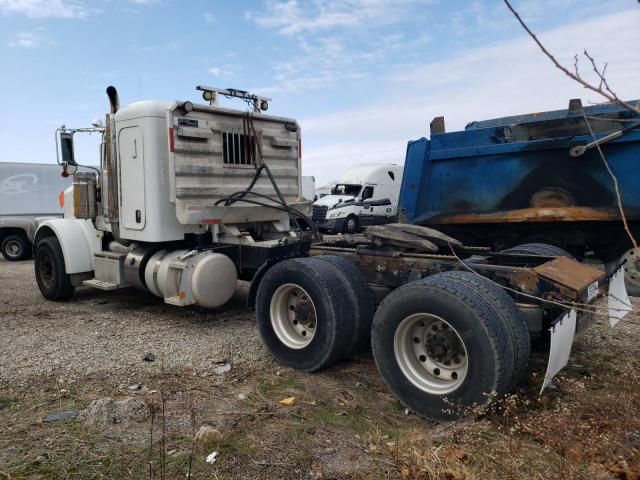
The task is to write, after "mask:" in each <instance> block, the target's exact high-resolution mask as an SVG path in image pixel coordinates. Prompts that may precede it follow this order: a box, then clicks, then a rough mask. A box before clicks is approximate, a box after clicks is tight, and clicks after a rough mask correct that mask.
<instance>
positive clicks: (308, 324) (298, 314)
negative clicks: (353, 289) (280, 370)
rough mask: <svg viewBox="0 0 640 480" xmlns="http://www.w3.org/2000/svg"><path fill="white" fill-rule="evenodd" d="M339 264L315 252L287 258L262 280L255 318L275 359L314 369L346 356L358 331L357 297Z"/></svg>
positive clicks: (305, 370)
mask: <svg viewBox="0 0 640 480" xmlns="http://www.w3.org/2000/svg"><path fill="white" fill-rule="evenodd" d="M348 288H349V285H348V284H347V282H346V280H345V277H344V276H343V275H341V274H340V272H338V271H337V269H336V267H335V266H334V265H332V264H330V263H328V262H326V261H322V260H318V259H316V258H295V259H291V260H283V261H282V262H280V263H277V264H276V265H274V266H273V267H271V268H270V269H269V270H268V271H267V272H266V273H265V275H264V277H263V278H262V280H261V281H260V285H259V287H258V293H257V295H256V318H257V322H258V331H259V333H260V336H261V338H262V341H263V342H264V344H265V345H266V346H267V348H268V349H269V351H270V352H271V354H272V355H273V356H274V357H275V359H276V360H277V361H278V362H280V363H282V364H284V365H287V366H289V367H291V368H295V369H297V370H302V371H304V372H314V371H317V370H321V369H323V368H327V367H329V366H331V365H333V364H334V363H336V362H338V361H340V360H342V359H344V358H345V357H347V356H348V355H349V354H350V353H351V352H350V350H351V347H352V338H353V335H354V312H355V305H354V298H355V295H351V294H349V293H348Z"/></svg>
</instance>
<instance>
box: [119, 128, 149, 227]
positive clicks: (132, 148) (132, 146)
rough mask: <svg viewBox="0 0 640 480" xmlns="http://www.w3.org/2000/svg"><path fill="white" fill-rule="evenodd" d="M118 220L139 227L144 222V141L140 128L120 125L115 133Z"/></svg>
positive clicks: (126, 225)
mask: <svg viewBox="0 0 640 480" xmlns="http://www.w3.org/2000/svg"><path fill="white" fill-rule="evenodd" d="M118 160H119V162H118V163H119V167H120V168H119V177H120V221H121V222H122V226H123V227H124V228H127V229H130V230H142V229H144V226H145V223H146V216H145V210H146V209H145V186H144V141H143V137H142V128H140V127H139V126H131V127H125V128H121V129H120V131H119V133H118Z"/></svg>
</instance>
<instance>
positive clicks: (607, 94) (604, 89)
mask: <svg viewBox="0 0 640 480" xmlns="http://www.w3.org/2000/svg"><path fill="white" fill-rule="evenodd" d="M503 1H504V3H505V5H506V6H507V8H508V9H509V10H510V11H511V13H512V14H513V16H514V17H516V19H517V20H518V22H519V23H520V25H521V26H522V28H523V29H524V30H525V31H526V32H527V33H528V34H529V36H530V37H531V38H532V39H533V41H534V42H535V43H536V45H538V47H539V48H540V50H542V53H544V54H545V55H546V57H547V58H548V59H549V60H551V62H552V63H553V64H554V65H555V66H556V68H558V69H559V70H560V71H562V72H563V73H564V74H565V75H567V76H568V77H569V78H571V79H573V80H575V81H576V82H578V83H579V84H580V85H582V86H583V87H585V88H587V89H589V90H592V91H594V92H596V93H597V94H599V95H601V96H603V97H604V98H606V99H607V100H609V101H610V102H611V103H615V104H617V105H620V106H621V107H624V108H626V109H627V110H629V111H631V112H633V113H635V114H637V115H640V104H636V105H632V104H630V103H629V102H625V101H624V100H621V99H620V98H618V95H616V93H615V92H614V91H613V90H612V88H611V87H610V86H609V82H607V78H606V76H605V74H606V72H607V66H608V64H607V63H605V64H604V67H603V68H602V70H601V69H600V68H598V65H597V63H596V61H595V59H594V58H593V57H592V56H591V55H589V52H588V51H587V50H586V49H585V50H584V52H583V53H584V56H585V57H587V59H588V60H589V62H590V63H591V67H592V68H593V71H594V72H595V74H596V76H597V77H598V79H599V80H600V83H599V85H598V86H596V85H593V84H591V83H589V82H587V81H586V80H584V79H583V78H582V77H581V76H580V71H579V70H578V55H575V56H574V63H573V69H574V72H571V71H570V70H569V69H568V68H566V67H565V66H564V65H562V64H561V63H560V62H558V60H556V58H555V57H554V56H553V54H552V53H551V52H549V50H547V48H546V47H545V46H544V45H543V44H542V42H541V41H540V40H539V39H538V37H537V36H536V34H535V33H533V32H532V31H531V29H530V28H529V27H528V26H527V24H526V23H525V22H524V20H523V19H522V17H521V16H520V14H519V13H518V12H517V11H516V10H515V9H514V8H513V7H512V6H511V3H510V2H509V0H503ZM582 116H583V117H584V121H585V123H586V125H587V127H588V128H589V132H590V133H591V137H592V138H593V139H594V140H595V139H596V137H595V134H594V132H593V129H592V128H591V124H590V123H589V120H588V119H587V115H586V114H585V112H584V110H583V111H582ZM596 147H597V149H598V153H599V154H600V158H601V159H602V162H603V163H604V166H605V168H606V169H607V172H608V173H609V175H610V176H611V179H612V180H613V187H614V190H615V194H616V199H617V204H618V210H619V211H620V217H621V218H622V223H623V225H624V229H625V232H626V233H627V235H628V236H629V239H630V240H631V245H632V246H633V248H634V251H635V250H637V249H638V242H637V241H636V239H635V237H634V236H633V233H632V232H631V229H630V228H629V224H628V222H627V217H626V215H625V213H624V207H623V206H622V195H621V194H620V186H619V184H618V178H617V177H616V176H615V174H614V173H613V171H612V170H611V167H610V165H609V162H607V159H606V157H605V156H604V152H603V151H602V148H601V147H600V144H598V143H596Z"/></svg>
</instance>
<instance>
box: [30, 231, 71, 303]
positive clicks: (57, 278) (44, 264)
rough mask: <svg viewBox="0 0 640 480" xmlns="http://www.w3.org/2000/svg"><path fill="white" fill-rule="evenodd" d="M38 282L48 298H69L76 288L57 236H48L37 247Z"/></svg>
mask: <svg viewBox="0 0 640 480" xmlns="http://www.w3.org/2000/svg"><path fill="white" fill-rule="evenodd" d="M34 268H35V274H36V282H37V283H38V288H40V292H41V293H42V296H43V297H44V298H46V299H47V300H55V301H62V300H69V299H70V298H71V297H72V296H73V292H74V290H75V288H74V286H73V285H72V284H71V277H70V276H69V275H68V274H67V270H66V268H65V266H64V255H63V254H62V248H61V247H60V242H59V241H58V239H57V238H56V237H53V236H52V237H47V238H45V239H43V240H41V241H40V242H38V245H37V247H36V259H35V262H34Z"/></svg>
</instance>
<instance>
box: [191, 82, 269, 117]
mask: <svg viewBox="0 0 640 480" xmlns="http://www.w3.org/2000/svg"><path fill="white" fill-rule="evenodd" d="M196 90H201V91H202V98H204V99H205V100H206V101H207V102H209V105H211V106H212V107H217V106H218V95H222V96H224V97H226V98H239V99H240V100H243V101H244V102H246V103H247V105H249V106H251V107H253V113H260V112H261V111H263V112H265V111H267V110H268V109H269V102H270V101H271V99H270V98H267V97H260V96H258V95H255V94H252V93H249V92H247V91H245V90H238V89H235V88H216V87H206V86H204V85H198V86H197V87H196Z"/></svg>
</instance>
